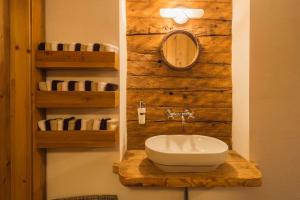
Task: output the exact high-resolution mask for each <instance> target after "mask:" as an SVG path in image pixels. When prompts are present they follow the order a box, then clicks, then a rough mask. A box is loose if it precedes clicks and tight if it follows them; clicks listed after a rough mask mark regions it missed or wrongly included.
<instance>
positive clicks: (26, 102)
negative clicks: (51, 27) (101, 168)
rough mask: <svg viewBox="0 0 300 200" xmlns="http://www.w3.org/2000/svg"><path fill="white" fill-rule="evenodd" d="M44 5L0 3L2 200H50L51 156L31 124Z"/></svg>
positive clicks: (18, 0) (17, 0) (21, 0)
mask: <svg viewBox="0 0 300 200" xmlns="http://www.w3.org/2000/svg"><path fill="white" fill-rule="evenodd" d="M44 1H45V0H0V13H1V16H0V17H1V19H0V36H1V38H0V72H1V74H0V77H1V80H0V108H1V112H0V119H1V122H0V145H1V146H0V150H1V151H0V161H1V162H0V170H1V171H0V181H1V182H0V200H10V199H12V200H19V199H22V200H33V199H34V200H43V199H46V179H45V175H46V171H45V166H46V161H45V159H46V154H45V152H42V151H37V150H36V149H35V148H34V141H33V132H34V131H33V126H32V117H33V116H34V113H32V107H33V105H32V102H33V100H32V94H33V92H34V91H35V89H36V88H35V85H34V84H32V83H33V80H32V74H33V70H34V67H33V66H34V55H35V48H36V46H37V43H38V42H40V41H41V40H44V21H43V20H44V17H43V16H44ZM2 72H3V73H2ZM2 172H3V173H2Z"/></svg>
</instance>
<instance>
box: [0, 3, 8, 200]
mask: <svg viewBox="0 0 300 200" xmlns="http://www.w3.org/2000/svg"><path fill="white" fill-rule="evenodd" d="M0 15H1V16H0V200H9V199H10V198H11V197H10V196H11V195H10V188H11V187H10V184H11V158H10V156H11V155H10V126H9V121H10V120H9V117H10V84H9V81H10V79H9V77H10V65H9V61H10V60H9V48H10V42H9V41H10V34H9V1H8V0H0Z"/></svg>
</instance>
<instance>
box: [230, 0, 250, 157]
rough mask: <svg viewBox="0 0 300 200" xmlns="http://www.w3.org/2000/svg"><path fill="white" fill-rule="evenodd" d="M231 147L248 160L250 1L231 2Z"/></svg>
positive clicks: (237, 0)
mask: <svg viewBox="0 0 300 200" xmlns="http://www.w3.org/2000/svg"><path fill="white" fill-rule="evenodd" d="M232 34H233V37H232V84H233V89H232V102H233V109H232V110H233V112H232V114H233V115H232V144H233V149H234V150H236V151H237V152H239V153H240V154H241V155H243V156H244V157H245V158H247V159H249V65H250V63H249V61H250V58H249V57H250V0H243V1H241V0H233V21H232Z"/></svg>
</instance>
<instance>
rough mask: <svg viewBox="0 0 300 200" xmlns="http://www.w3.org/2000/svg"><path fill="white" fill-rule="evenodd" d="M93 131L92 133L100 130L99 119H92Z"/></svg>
mask: <svg viewBox="0 0 300 200" xmlns="http://www.w3.org/2000/svg"><path fill="white" fill-rule="evenodd" d="M93 130H94V131H98V130H100V120H99V119H94V122H93Z"/></svg>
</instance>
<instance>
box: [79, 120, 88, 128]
mask: <svg viewBox="0 0 300 200" xmlns="http://www.w3.org/2000/svg"><path fill="white" fill-rule="evenodd" d="M86 123H87V120H86V119H82V120H81V128H80V130H81V131H86Z"/></svg>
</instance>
